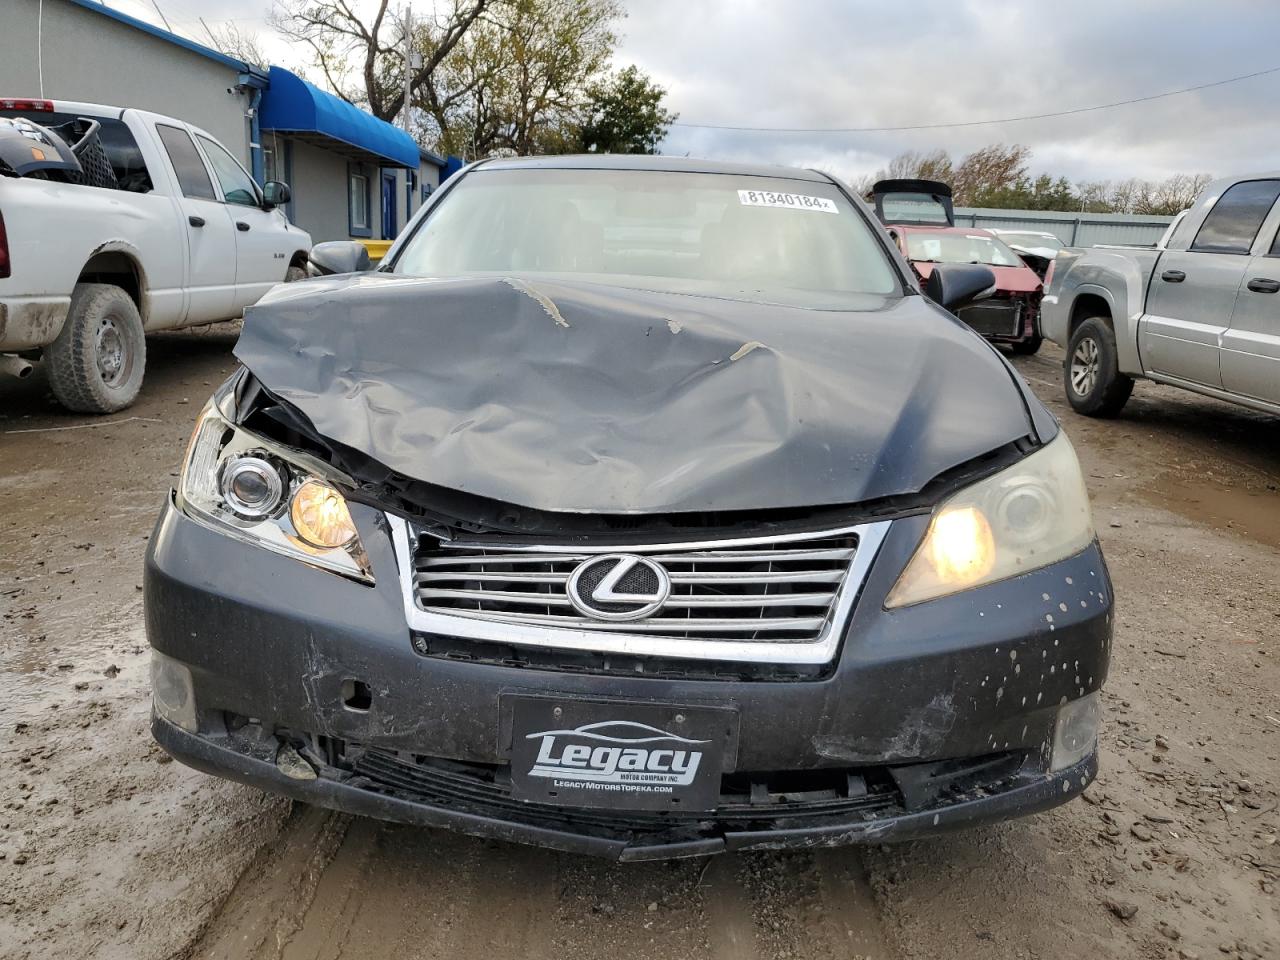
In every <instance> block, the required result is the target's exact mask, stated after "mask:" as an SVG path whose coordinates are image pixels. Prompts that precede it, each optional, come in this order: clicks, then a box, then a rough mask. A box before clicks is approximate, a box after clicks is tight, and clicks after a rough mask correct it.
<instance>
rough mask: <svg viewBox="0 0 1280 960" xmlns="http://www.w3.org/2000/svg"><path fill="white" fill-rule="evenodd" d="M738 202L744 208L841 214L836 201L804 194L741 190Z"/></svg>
mask: <svg viewBox="0 0 1280 960" xmlns="http://www.w3.org/2000/svg"><path fill="white" fill-rule="evenodd" d="M738 202H739V203H740V204H742V205H743V206H744V207H785V208H786V209H788V210H817V211H819V212H820V213H839V212H840V208H839V207H837V206H836V203H835V201H834V200H828V199H827V198H826V197H811V196H808V195H807V194H803V193H773V192H771V191H769V190H739V191H738Z"/></svg>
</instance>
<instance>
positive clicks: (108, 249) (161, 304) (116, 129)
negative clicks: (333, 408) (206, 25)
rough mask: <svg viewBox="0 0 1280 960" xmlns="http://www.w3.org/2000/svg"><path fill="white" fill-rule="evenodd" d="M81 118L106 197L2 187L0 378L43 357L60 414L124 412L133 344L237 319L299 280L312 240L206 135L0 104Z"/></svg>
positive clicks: (94, 114) (95, 110) (113, 111)
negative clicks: (97, 151) (93, 144)
mask: <svg viewBox="0 0 1280 960" xmlns="http://www.w3.org/2000/svg"><path fill="white" fill-rule="evenodd" d="M3 117H8V118H17V117H25V118H27V119H29V120H31V121H33V122H34V123H37V124H41V125H43V126H54V125H58V124H63V123H67V122H69V121H75V120H77V119H79V118H88V119H91V120H96V121H97V122H98V123H100V124H101V127H100V128H99V130H98V135H99V137H100V140H101V145H102V147H103V148H104V149H105V152H106V158H107V160H108V161H109V162H110V166H111V168H112V172H113V174H114V178H113V179H114V180H115V182H116V188H115V189H108V188H103V187H99V186H87V185H83V184H76V183H65V182H57V181H56V180H54V179H38V178H36V177H32V176H27V177H17V176H0V371H7V372H9V373H16V374H18V375H23V374H25V373H26V372H29V370H30V369H31V368H30V364H29V361H30V360H31V359H35V358H38V357H43V359H44V361H45V363H46V364H47V365H48V370H49V383H50V386H51V387H52V389H53V393H54V396H56V397H57V399H58V400H59V401H60V402H61V403H62V404H63V405H64V406H65V407H67V408H69V409H71V410H77V411H82V412H86V413H109V412H111V411H113V410H119V409H121V408H122V407H126V406H128V405H129V404H130V403H132V402H133V400H134V398H135V397H136V396H137V394H138V390H139V388H140V387H141V385H142V375H143V369H144V366H145V363H146V338H145V334H147V333H150V332H153V331H158V330H174V329H177V328H181V327H190V326H197V325H199V324H208V323H216V322H218V321H221V320H229V319H234V318H236V317H239V316H240V315H241V313H242V312H243V310H244V308H245V307H246V306H249V305H250V304H253V303H255V302H256V301H257V300H258V298H259V297H261V296H262V295H263V294H264V293H266V292H267V291H268V290H269V289H271V287H273V286H274V285H275V284H277V283H280V282H281V281H284V280H291V279H296V278H298V277H301V276H303V275H304V269H303V268H304V264H305V263H306V256H307V252H308V250H309V249H310V247H311V238H310V237H309V236H308V235H307V233H306V232H305V231H302V230H299V229H298V228H297V227H294V226H292V225H291V224H290V223H289V221H288V218H287V217H286V216H285V214H284V211H283V210H281V209H280V205H281V204H283V203H287V202H288V199H289V193H288V187H287V186H286V185H285V184H283V183H278V182H271V183H268V184H267V185H266V186H265V187H264V188H259V187H258V185H257V184H256V183H255V182H254V180H253V178H252V177H250V176H249V174H248V173H246V172H245V170H244V168H243V167H242V166H241V165H240V164H239V163H238V162H237V161H236V160H235V158H234V157H233V156H232V155H231V153H230V152H228V151H227V149H226V148H225V147H223V146H222V144H220V143H219V142H218V141H217V140H215V139H214V138H213V137H212V136H211V135H210V134H208V133H206V132H204V131H203V130H200V129H198V128H196V127H193V126H191V125H190V124H188V123H183V122H182V121H181V120H174V119H172V118H171V117H164V116H159V115H157V114H152V113H146V112H144V111H141V110H130V109H121V108H119V107H105V106H101V105H97V104H87V103H69V102H65V101H60V100H4V99H0V118H3Z"/></svg>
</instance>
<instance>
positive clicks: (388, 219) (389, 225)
mask: <svg viewBox="0 0 1280 960" xmlns="http://www.w3.org/2000/svg"><path fill="white" fill-rule="evenodd" d="M395 236H396V175H395V174H394V173H387V171H385V170H384V171H382V239H383V240H394V239H395Z"/></svg>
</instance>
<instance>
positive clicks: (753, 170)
mask: <svg viewBox="0 0 1280 960" xmlns="http://www.w3.org/2000/svg"><path fill="white" fill-rule="evenodd" d="M473 169H476V170H657V171H671V172H674V173H722V174H730V175H733V176H739V177H777V178H781V179H788V180H807V181H809V182H812V183H830V182H832V178H831V177H829V176H827V175H826V174H825V173H819V172H818V171H817V170H803V169H801V168H800V167H784V166H780V165H775V164H768V163H741V162H735V161H731V160H699V159H697V158H694V157H659V156H651V155H649V154H625V153H580V154H569V155H566V156H556V157H503V158H497V159H493V160H482V161H480V162H479V163H477V164H476V165H475V167H474V168H473Z"/></svg>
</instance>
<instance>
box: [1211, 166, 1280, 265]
mask: <svg viewBox="0 0 1280 960" xmlns="http://www.w3.org/2000/svg"><path fill="white" fill-rule="evenodd" d="M1277 196H1280V180H1249V181H1247V182H1245V183H1237V184H1236V185H1235V186H1234V187H1232V188H1231V189H1230V190H1228V191H1227V192H1226V193H1224V194H1223V195H1222V198H1221V199H1220V200H1219V201H1218V202H1217V203H1216V204H1214V207H1213V210H1211V211H1210V212H1209V216H1208V217H1206V218H1205V221H1204V226H1202V227H1201V228H1200V232H1199V233H1197V234H1196V239H1195V242H1194V243H1192V244H1191V249H1192V250H1200V251H1204V252H1210V253H1248V252H1249V248H1250V247H1251V246H1253V238H1254V237H1256V236H1257V235H1258V228H1259V227H1261V226H1262V221H1263V220H1265V219H1266V218H1267V214H1268V213H1270V212H1271V207H1272V206H1273V205H1274V204H1275V202H1276V197H1277Z"/></svg>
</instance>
